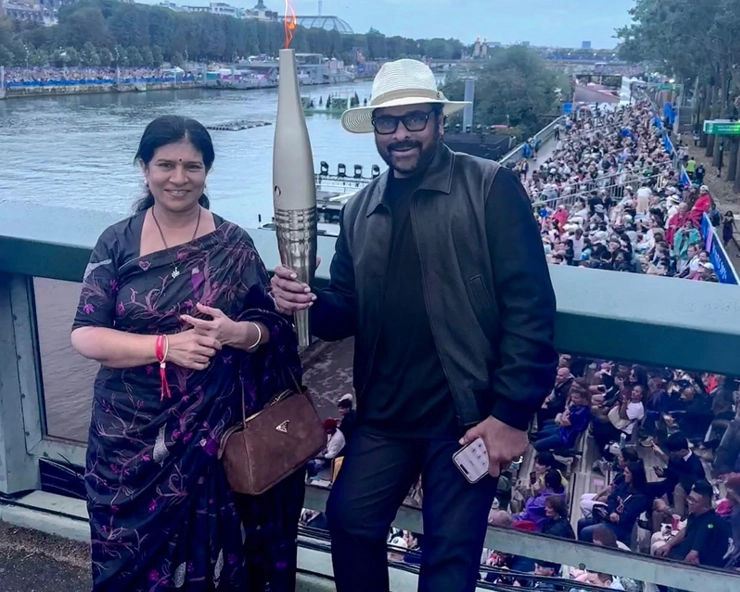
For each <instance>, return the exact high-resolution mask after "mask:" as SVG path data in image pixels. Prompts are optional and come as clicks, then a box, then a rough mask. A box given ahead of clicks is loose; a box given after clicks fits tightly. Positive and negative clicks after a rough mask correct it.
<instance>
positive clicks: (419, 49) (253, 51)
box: [0, 0, 464, 67]
mask: <svg viewBox="0 0 740 592" xmlns="http://www.w3.org/2000/svg"><path fill="white" fill-rule="evenodd" d="M283 41H284V32H283V24H282V23H274V22H262V21H258V20H254V19H236V18H231V17H227V16H219V15H213V14H203V13H186V12H175V11H173V10H170V9H169V8H166V7H162V6H150V5H145V4H128V3H123V2H118V1H117V0H81V1H80V2H76V3H74V4H70V5H66V6H63V7H62V8H61V9H60V11H59V23H58V24H57V25H55V26H52V27H44V26H41V25H38V24H33V23H20V22H15V21H10V20H8V19H3V18H2V17H0V64H4V65H8V66H9V65H15V66H25V65H26V64H28V65H30V66H43V65H46V64H47V63H51V64H52V65H69V66H76V65H79V64H81V65H90V66H98V65H103V66H107V65H121V66H137V67H138V66H147V67H151V66H158V65H160V64H161V62H162V61H163V60H166V61H168V62H171V63H173V64H175V65H179V64H180V63H181V62H182V61H183V60H192V61H199V62H208V61H220V62H230V61H233V60H235V59H237V58H244V57H248V56H251V55H260V54H266V55H269V56H276V55H277V52H278V50H279V49H280V48H281V47H282V45H283ZM292 47H293V48H295V49H296V51H299V52H311V53H321V54H324V55H326V56H328V57H335V58H339V59H344V60H345V61H348V62H352V61H354V59H355V58H356V56H357V55H358V52H359V53H361V54H362V55H363V56H364V57H365V59H368V60H374V59H384V58H388V59H397V58H401V57H421V56H428V57H431V58H437V59H440V58H441V59H444V58H447V59H454V58H459V57H460V56H461V55H462V52H463V50H464V46H463V44H462V43H461V42H460V41H458V40H456V39H409V38H405V37H386V36H385V35H383V34H382V33H380V32H378V31H375V30H372V29H371V30H370V31H369V32H368V33H367V34H364V35H340V34H339V32H337V31H326V30H324V29H306V28H304V27H298V28H297V30H296V35H295V38H294V40H293V43H292ZM62 48H63V49H62Z"/></svg>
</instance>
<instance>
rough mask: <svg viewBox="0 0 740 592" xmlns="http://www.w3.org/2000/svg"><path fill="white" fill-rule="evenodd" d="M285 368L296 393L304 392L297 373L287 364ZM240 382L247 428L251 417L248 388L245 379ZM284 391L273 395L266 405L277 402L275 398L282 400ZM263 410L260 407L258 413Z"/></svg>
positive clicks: (243, 416) (243, 415)
mask: <svg viewBox="0 0 740 592" xmlns="http://www.w3.org/2000/svg"><path fill="white" fill-rule="evenodd" d="M284 368H285V370H287V372H288V375H289V376H290V381H291V382H292V383H293V386H294V387H295V390H296V393H302V392H303V388H301V385H300V383H299V382H298V379H297V378H296V377H295V374H293V371H292V370H291V369H290V368H289V367H288V366H285V367H284ZM239 382H241V386H242V405H241V406H242V426H243V427H245V428H246V427H247V420H248V419H249V418H247V390H246V389H245V388H244V381H243V380H240V381H239ZM284 392H285V391H282V392H281V393H280V394H278V395H277V396H275V397H273V398H272V399H271V400H270V401H269V402H268V403H267V405H265V407H269V406H270V405H272V404H274V403H276V402H277V401H276V400H275V399H278V401H279V400H281V398H280V395H282V394H283V393H284ZM263 409H264V407H263ZM261 411H262V409H260V411H258V412H257V413H260V412H261ZM257 413H255V414H253V415H251V416H250V418H251V417H254V415H256V414H257Z"/></svg>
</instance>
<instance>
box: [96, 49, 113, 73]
mask: <svg viewBox="0 0 740 592" xmlns="http://www.w3.org/2000/svg"><path fill="white" fill-rule="evenodd" d="M98 60H99V61H100V65H101V66H102V67H103V68H108V67H109V66H110V65H111V64H112V63H113V54H112V53H111V52H110V49H108V48H107V47H103V48H101V49H100V51H99V52H98Z"/></svg>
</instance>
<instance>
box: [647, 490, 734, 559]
mask: <svg viewBox="0 0 740 592" xmlns="http://www.w3.org/2000/svg"><path fill="white" fill-rule="evenodd" d="M712 497H713V490H712V485H711V484H710V483H709V482H708V481H697V482H696V483H694V486H693V488H692V490H691V493H690V494H689V497H688V498H687V499H686V501H687V502H688V507H689V518H688V520H687V521H686V526H685V527H684V528H682V529H681V531H680V532H679V533H678V534H677V535H676V536H675V537H673V538H672V539H671V540H669V541H668V542H667V543H665V544H660V542H659V541H654V544H653V552H654V554H655V555H657V556H658V557H668V558H670V559H675V560H676V561H685V562H686V563H691V564H694V565H704V566H707V567H722V566H723V565H724V561H723V559H724V556H725V554H726V553H727V549H728V547H729V540H730V537H731V531H730V525H729V524H728V523H727V521H726V520H724V519H723V518H721V517H719V516H718V515H717V513H716V512H715V511H714V509H713V508H712Z"/></svg>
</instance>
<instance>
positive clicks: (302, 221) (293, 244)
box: [275, 207, 317, 348]
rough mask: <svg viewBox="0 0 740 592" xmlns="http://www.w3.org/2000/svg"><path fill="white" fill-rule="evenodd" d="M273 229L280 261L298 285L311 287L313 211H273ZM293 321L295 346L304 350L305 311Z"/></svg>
mask: <svg viewBox="0 0 740 592" xmlns="http://www.w3.org/2000/svg"><path fill="white" fill-rule="evenodd" d="M275 229H276V232H277V243H278V251H280V261H281V262H282V264H283V265H285V266H286V267H288V268H289V269H292V270H293V271H294V272H295V274H296V275H297V276H298V281H299V282H303V283H304V284H308V285H309V286H310V285H311V284H312V283H313V279H314V274H315V272H316V248H317V245H316V208H315V207H313V208H306V209H303V210H279V209H275ZM294 319H295V325H296V331H297V332H298V345H299V347H301V348H306V347H308V346H309V345H310V343H311V341H310V330H309V322H308V311H307V310H305V311H301V312H298V313H296V314H295V315H294Z"/></svg>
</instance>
